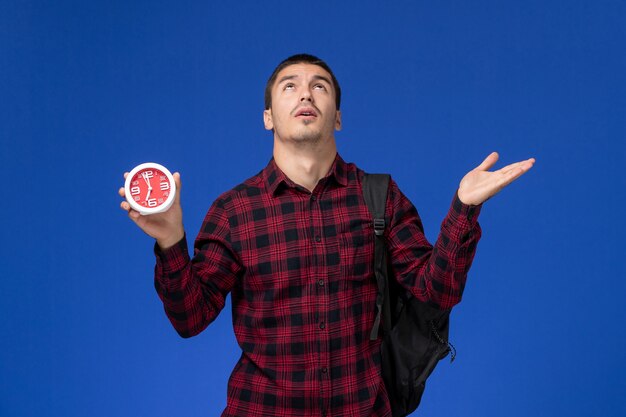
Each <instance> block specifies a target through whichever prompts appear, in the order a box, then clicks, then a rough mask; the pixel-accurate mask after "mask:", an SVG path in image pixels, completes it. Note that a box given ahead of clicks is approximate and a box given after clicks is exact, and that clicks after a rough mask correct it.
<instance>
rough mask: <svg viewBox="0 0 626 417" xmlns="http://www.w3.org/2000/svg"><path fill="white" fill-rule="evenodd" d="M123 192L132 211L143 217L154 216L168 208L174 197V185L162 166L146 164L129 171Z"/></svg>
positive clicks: (169, 174) (168, 173) (172, 179)
mask: <svg viewBox="0 0 626 417" xmlns="http://www.w3.org/2000/svg"><path fill="white" fill-rule="evenodd" d="M124 190H125V192H126V201H128V204H130V207H131V208H132V209H133V210H136V211H138V212H139V213H140V214H143V215H146V214H154V213H161V212H164V211H166V210H167V209H169V208H170V206H171V205H172V203H173V202H174V196H175V195H176V183H175V182H174V177H173V176H172V174H171V173H170V172H169V171H168V169H167V168H165V167H164V166H163V165H159V164H157V163H154V162H146V163H145V164H141V165H137V166H136V167H135V168H133V170H132V171H130V174H128V176H127V177H126V182H125V184H124Z"/></svg>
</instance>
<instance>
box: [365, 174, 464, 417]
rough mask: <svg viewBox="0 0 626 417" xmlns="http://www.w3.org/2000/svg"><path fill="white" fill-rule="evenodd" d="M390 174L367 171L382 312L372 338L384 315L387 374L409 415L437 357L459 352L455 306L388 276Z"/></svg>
mask: <svg viewBox="0 0 626 417" xmlns="http://www.w3.org/2000/svg"><path fill="white" fill-rule="evenodd" d="M389 178H390V177H389V175H387V174H365V176H364V178H363V196H364V198H365V202H366V203H367V207H368V208H369V211H370V213H371V214H372V217H373V218H374V232H375V241H376V243H375V255H374V267H375V274H376V282H377V284H378V295H377V297H376V308H377V314H376V320H375V322H374V326H373V328H372V332H371V335H370V340H376V339H377V338H378V329H379V326H380V322H381V315H382V322H383V326H382V328H383V332H382V337H383V342H382V345H381V356H382V358H381V359H382V362H381V364H382V374H383V375H382V376H383V380H384V382H385V387H386V389H387V393H388V394H389V401H390V403H391V410H392V414H393V417H404V416H407V415H408V414H410V413H412V412H413V411H414V410H415V409H416V408H417V406H418V405H419V403H420V400H421V399H422V394H423V393H424V388H425V385H426V379H427V378H428V377H429V376H430V374H431V373H432V372H433V370H434V369H435V366H436V365H437V363H438V362H439V361H440V360H441V359H443V358H445V357H446V356H447V355H448V353H450V352H452V355H451V359H450V362H452V361H453V360H454V357H455V356H456V352H455V350H454V347H453V346H452V345H451V344H450V343H449V342H448V332H449V327H450V326H449V324H450V310H440V309H437V308H433V307H430V306H429V305H428V304H426V303H423V302H420V301H419V300H417V299H416V298H415V297H413V296H412V295H411V294H410V293H409V292H408V291H406V290H404V289H403V288H402V287H401V286H400V285H399V284H398V283H397V282H396V280H395V279H388V276H389V275H390V274H389V273H388V264H387V251H386V246H385V242H384V237H383V234H384V231H385V226H386V224H387V222H386V220H385V205H386V201H387V189H388V186H389Z"/></svg>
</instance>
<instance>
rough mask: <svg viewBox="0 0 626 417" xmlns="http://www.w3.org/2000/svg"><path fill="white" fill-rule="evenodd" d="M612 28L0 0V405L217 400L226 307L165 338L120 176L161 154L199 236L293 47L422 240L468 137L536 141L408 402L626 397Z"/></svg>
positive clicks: (544, 11)
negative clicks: (328, 86) (336, 99)
mask: <svg viewBox="0 0 626 417" xmlns="http://www.w3.org/2000/svg"><path fill="white" fill-rule="evenodd" d="M625 47H626V3H624V2H623V1H579V0H572V1H536V0H526V1H501V0H500V1H496V0H492V1H488V0H477V1H450V0H446V1H437V2H432V1H431V2H426V1H415V2H409V1H394V2H388V3H386V4H384V5H383V3H382V2H363V1H361V2H325V1H318V2H303V3H302V4H300V3H296V2H273V1H267V2H253V1H245V2H224V1H222V2H209V1H206V2H203V1H195V2H191V1H183V2H178V3H175V2H165V1H59V0H56V1H37V2H34V1H12V0H9V1H7V0H4V1H2V2H1V3H0V170H1V171H0V172H1V174H2V178H3V187H2V190H3V193H2V195H3V201H2V205H1V208H0V210H1V213H2V216H1V218H2V227H1V228H0V230H1V233H2V238H1V239H0V245H1V248H0V253H1V255H0V297H1V301H0V317H2V320H0V335H1V336H0V415H2V416H182V415H185V416H217V415H219V413H220V412H221V410H222V409H223V407H224V406H225V401H226V382H227V379H228V376H229V374H230V371H231V369H232V367H233V365H234V364H235V362H236V360H237V358H238V356H239V350H238V347H237V345H236V343H235V340H234V336H233V334H232V328H231V314H230V305H227V307H226V309H225V310H224V311H223V312H222V314H221V315H220V316H219V318H218V319H217V321H216V322H215V323H214V324H212V325H211V326H210V327H209V328H208V329H207V330H206V331H205V332H204V333H202V334H201V335H199V336H198V337H195V338H192V339H189V340H183V339H181V338H179V337H178V336H177V335H176V334H175V332H174V330H173V329H172V328H171V326H170V324H169V322H168V320H167V319H166V317H165V315H164V313H163V309H162V305H161V304H160V301H159V300H158V298H157V296H156V294H155V292H154V289H153V283H152V268H153V264H154V257H153V254H152V245H153V242H152V240H151V239H150V238H149V237H147V236H146V235H144V234H143V233H142V232H141V231H140V230H139V229H137V228H136V227H135V226H134V225H133V224H132V222H131V221H130V220H129V219H128V218H127V217H126V215H125V214H124V213H123V212H122V211H121V210H120V209H119V203H120V198H119V196H118V195H117V189H118V188H119V187H120V186H121V185H122V184H123V178H122V173H123V172H124V171H127V170H130V169H131V168H133V167H134V166H135V165H137V164H139V163H142V162H146V161H156V162H160V163H162V164H164V165H166V166H167V167H169V168H170V169H171V170H177V171H180V172H181V173H182V179H183V193H182V198H183V208H184V213H185V227H186V230H187V231H188V234H189V237H190V238H193V237H195V235H196V233H197V231H198V229H199V227H200V223H201V221H202V218H203V216H204V214H205V212H206V210H207V209H208V207H209V206H210V204H211V203H212V201H213V200H214V199H215V198H216V197H217V196H218V194H220V193H221V192H223V191H225V190H227V189H229V188H231V187H233V186H235V185H236V184H238V183H239V182H240V181H242V180H243V179H245V178H247V177H249V176H250V175H252V174H254V173H256V172H258V171H259V170H260V169H261V168H262V167H263V166H265V164H266V163H267V161H268V160H269V158H270V156H271V147H272V139H271V134H270V133H269V132H266V131H265V130H263V125H262V110H263V88H264V85H265V81H266V79H267V77H268V76H269V74H270V73H271V71H272V70H273V68H274V67H275V66H276V64H277V63H278V62H279V61H281V60H282V59H284V58H285V57H287V56H289V55H291V54H293V53H299V52H309V53H313V54H316V55H319V56H320V57H322V58H323V59H324V60H326V61H327V62H328V63H329V64H330V66H331V67H332V68H333V70H334V71H335V73H336V75H337V77H338V79H339V81H340V83H341V86H342V89H343V91H344V100H343V103H342V110H343V122H344V123H343V124H344V130H343V131H342V132H340V133H338V135H337V140H338V146H339V150H340V153H341V155H342V156H343V157H344V159H346V160H347V161H353V162H356V163H358V164H359V166H361V167H362V168H364V169H366V170H369V171H373V172H390V173H391V174H392V175H393V176H394V178H395V179H396V181H397V182H398V183H399V185H400V187H401V188H402V189H403V191H404V192H405V193H406V194H407V195H408V196H409V198H410V199H411V200H412V201H413V202H414V204H415V205H416V206H417V208H418V210H419V212H420V215H421V217H422V220H423V222H424V225H425V227H426V233H427V236H428V237H429V239H431V241H434V240H435V239H436V237H437V233H438V228H439V224H440V222H441V220H442V219H443V217H444V215H445V213H446V211H447V209H448V206H449V203H450V201H451V199H452V196H453V194H454V191H455V189H456V187H457V185H458V182H459V180H460V179H461V177H462V176H463V175H464V174H465V173H466V172H467V171H469V170H470V169H472V168H473V167H474V166H476V165H478V164H479V163H480V162H481V161H482V160H483V158H484V157H485V156H487V154H488V153H489V152H491V151H492V150H497V151H499V152H500V154H501V162H500V163H499V164H498V166H503V165H504V164H506V163H510V162H515V161H518V160H521V159H525V158H528V157H531V156H533V157H535V158H537V164H536V165H535V167H534V168H533V169H532V170H531V171H530V172H529V173H528V174H526V175H525V176H524V177H522V178H521V179H520V180H518V181H517V182H515V183H514V184H512V185H511V186H510V187H509V188H507V189H505V190H504V191H503V192H502V193H501V194H499V195H498V196H496V197H494V198H493V199H492V200H490V201H489V202H488V203H486V205H485V207H484V208H483V212H482V214H481V217H480V222H481V225H482V227H483V231H484V237H483V239H482V240H481V242H480V243H479V246H478V253H477V257H476V260H475V263H474V265H473V268H472V270H471V271H470V275H469V281H468V286H467V289H466V292H465V297H464V300H463V302H462V303H461V304H460V305H459V306H458V307H457V308H456V310H455V312H454V313H453V324H452V326H453V327H452V334H451V339H452V342H453V343H454V344H455V346H456V348H457V350H458V357H457V360H456V361H455V362H454V363H453V364H452V365H449V364H448V363H446V362H443V363H442V364H441V365H440V366H439V367H438V368H437V370H436V371H435V374H434V375H433V377H432V378H431V380H430V381H429V384H428V387H427V390H426V394H425V397H424V402H423V404H422V406H421V408H420V410H421V412H419V413H416V414H419V415H421V416H480V417H485V416H498V417H499V416H505V415H506V416H511V417H514V416H562V415H563V416H564V415H567V416H624V415H626V401H625V400H624V393H626V377H624V373H625V371H626V355H625V354H624V349H625V348H626V329H625V328H626V326H624V321H625V319H626V307H625V306H624V294H625V293H626V284H625V281H626V273H625V272H626V271H625V267H624V254H625V253H626V252H625V251H624V234H625V232H626V228H625V217H626V216H625V215H624V204H625V202H626V201H625V197H624V190H625V189H626V188H625V185H626V175H625V168H626V163H625V162H626V144H625V138H626V135H625V134H626V117H625V116H626V77H625V74H626V54H625V52H626V49H625Z"/></svg>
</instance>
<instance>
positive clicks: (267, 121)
mask: <svg viewBox="0 0 626 417" xmlns="http://www.w3.org/2000/svg"><path fill="white" fill-rule="evenodd" d="M263 124H264V125H265V130H272V129H274V122H273V121H272V109H268V110H264V111H263Z"/></svg>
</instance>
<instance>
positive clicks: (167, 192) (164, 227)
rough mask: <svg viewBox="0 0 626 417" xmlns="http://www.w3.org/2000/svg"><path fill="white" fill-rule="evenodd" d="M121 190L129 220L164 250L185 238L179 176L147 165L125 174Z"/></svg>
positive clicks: (152, 164) (154, 165)
mask: <svg viewBox="0 0 626 417" xmlns="http://www.w3.org/2000/svg"><path fill="white" fill-rule="evenodd" d="M124 177H125V178H126V180H125V184H124V187H121V188H120V189H119V195H120V197H122V198H124V199H125V201H122V203H121V204H120V206H121V208H122V210H124V211H125V212H127V213H128V217H130V219H131V220H132V221H133V222H135V223H136V224H137V226H139V228H141V230H143V231H144V232H145V233H146V234H147V235H149V236H151V237H153V238H155V239H156V240H157V243H158V245H159V246H160V247H161V248H162V249H166V248H168V247H170V246H173V245H174V244H176V243H177V242H178V241H179V240H181V239H182V238H183V237H184V235H185V230H184V228H183V213H182V209H181V207H180V175H179V174H178V173H175V174H174V175H172V174H171V173H170V172H169V171H168V170H167V169H166V168H165V167H164V166H162V165H159V164H155V163H146V164H141V165H138V166H137V167H135V168H133V170H132V171H131V172H130V173H125V174H124Z"/></svg>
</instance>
